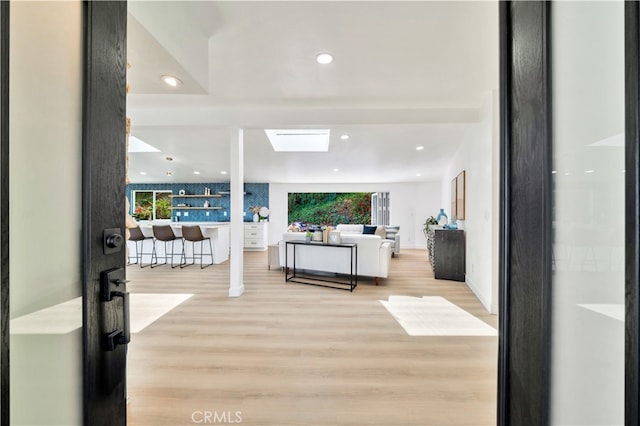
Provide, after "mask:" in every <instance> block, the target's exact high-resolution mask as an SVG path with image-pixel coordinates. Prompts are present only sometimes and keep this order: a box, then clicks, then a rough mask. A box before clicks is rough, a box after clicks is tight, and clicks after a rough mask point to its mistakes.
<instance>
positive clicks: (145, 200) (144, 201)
mask: <svg viewBox="0 0 640 426" xmlns="http://www.w3.org/2000/svg"><path fill="white" fill-rule="evenodd" d="M171 194H172V192H171V191H133V202H132V203H131V204H132V205H133V211H132V212H131V216H133V218H134V219H136V220H159V219H171Z"/></svg>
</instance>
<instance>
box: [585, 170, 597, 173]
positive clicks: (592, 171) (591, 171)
mask: <svg viewBox="0 0 640 426" xmlns="http://www.w3.org/2000/svg"><path fill="white" fill-rule="evenodd" d="M584 172H585V173H595V172H596V171H595V170H585V171H584Z"/></svg>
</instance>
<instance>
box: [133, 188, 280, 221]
mask: <svg viewBox="0 0 640 426" xmlns="http://www.w3.org/2000/svg"><path fill="white" fill-rule="evenodd" d="M205 188H210V190H211V195H214V194H218V193H219V192H226V194H224V195H222V197H221V198H206V197H203V198H199V197H198V198H196V197H189V198H177V197H174V198H173V203H172V204H173V207H174V210H173V214H172V219H171V220H172V221H174V222H176V221H177V220H176V218H177V216H176V215H177V213H178V212H180V216H179V218H180V222H228V221H229V219H230V211H229V201H230V199H229V194H228V192H229V188H230V184H229V182H212V183H131V184H129V185H127V189H126V194H127V197H129V201H130V202H131V204H132V206H131V209H132V211H130V212H129V213H130V214H132V213H133V191H171V192H172V193H173V195H179V192H180V190H184V191H185V194H186V195H200V194H204V189H205ZM244 190H245V192H246V195H245V196H244V211H245V212H246V215H245V217H244V220H245V222H251V221H253V213H251V212H250V211H249V208H251V207H253V206H261V207H262V206H266V207H269V184H268V183H245V184H244ZM205 200H209V203H210V205H211V207H222V209H221V210H179V208H178V204H191V205H192V206H194V207H195V206H197V207H200V206H203V205H204V202H205ZM185 212H188V213H189V215H188V216H184V213H185ZM207 212H209V216H207ZM225 212H226V214H227V215H226V216H225Z"/></svg>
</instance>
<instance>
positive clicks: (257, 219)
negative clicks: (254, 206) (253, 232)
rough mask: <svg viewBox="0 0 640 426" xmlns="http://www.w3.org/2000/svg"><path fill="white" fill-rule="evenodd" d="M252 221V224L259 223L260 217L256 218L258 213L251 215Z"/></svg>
mask: <svg viewBox="0 0 640 426" xmlns="http://www.w3.org/2000/svg"><path fill="white" fill-rule="evenodd" d="M253 221H254V222H259V221H260V216H258V213H254V214H253Z"/></svg>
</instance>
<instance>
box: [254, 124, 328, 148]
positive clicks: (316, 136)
mask: <svg viewBox="0 0 640 426" xmlns="http://www.w3.org/2000/svg"><path fill="white" fill-rule="evenodd" d="M264 132H265V133H266V134H267V138H269V142H271V146H273V150H274V151H276V152H327V151H329V136H330V131H329V129H264Z"/></svg>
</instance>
